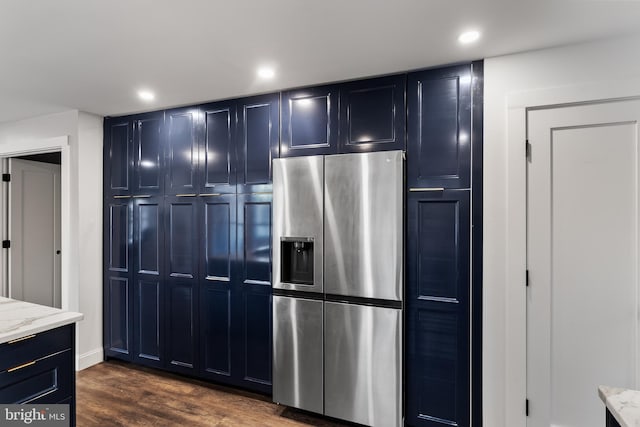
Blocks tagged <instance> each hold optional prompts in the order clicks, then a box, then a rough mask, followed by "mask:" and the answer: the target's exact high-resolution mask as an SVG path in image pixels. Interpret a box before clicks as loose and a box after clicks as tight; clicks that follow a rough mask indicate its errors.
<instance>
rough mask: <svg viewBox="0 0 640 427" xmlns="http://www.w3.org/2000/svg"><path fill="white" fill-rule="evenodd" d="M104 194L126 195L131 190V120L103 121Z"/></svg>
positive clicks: (120, 118) (115, 119) (122, 118)
mask: <svg viewBox="0 0 640 427" xmlns="http://www.w3.org/2000/svg"><path fill="white" fill-rule="evenodd" d="M103 157H104V194H105V196H108V195H127V194H131V191H132V188H133V120H132V119H130V118H129V117H117V118H113V119H106V120H105V121H104V152H103Z"/></svg>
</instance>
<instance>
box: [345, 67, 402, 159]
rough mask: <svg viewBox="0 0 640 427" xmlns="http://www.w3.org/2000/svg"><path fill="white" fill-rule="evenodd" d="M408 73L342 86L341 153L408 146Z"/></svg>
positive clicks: (400, 148) (396, 148)
mask: <svg viewBox="0 0 640 427" xmlns="http://www.w3.org/2000/svg"><path fill="white" fill-rule="evenodd" d="M405 85H406V75H405V74H401V75H397V76H390V77H383V78H377V79H369V80H359V81H355V82H351V83H346V84H344V85H342V86H341V87H340V144H339V151H340V152H341V153H350V152H356V153H357V152H363V151H383V150H404V149H405V120H406V114H405Z"/></svg>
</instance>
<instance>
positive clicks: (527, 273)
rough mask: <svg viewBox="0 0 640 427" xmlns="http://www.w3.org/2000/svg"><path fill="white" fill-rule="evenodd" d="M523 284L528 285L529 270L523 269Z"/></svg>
mask: <svg viewBox="0 0 640 427" xmlns="http://www.w3.org/2000/svg"><path fill="white" fill-rule="evenodd" d="M524 285H525V286H527V287H529V270H525V272H524Z"/></svg>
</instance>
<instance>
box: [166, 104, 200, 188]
mask: <svg viewBox="0 0 640 427" xmlns="http://www.w3.org/2000/svg"><path fill="white" fill-rule="evenodd" d="M199 124H200V110H199V109H198V108H196V107H188V108H178V109H174V110H168V111H166V112H165V129H166V130H165V133H166V150H165V152H166V174H165V175H166V183H165V193H166V194H167V195H177V194H195V193H197V191H198V158H199V145H200V144H199V140H198V131H199V128H200V126H199Z"/></svg>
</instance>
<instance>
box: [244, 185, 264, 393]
mask: <svg viewBox="0 0 640 427" xmlns="http://www.w3.org/2000/svg"><path fill="white" fill-rule="evenodd" d="M271 201H272V196H271V195H270V194H260V195H257V194H254V195H238V268H239V272H238V274H237V280H238V284H237V287H238V289H239V295H238V298H239V301H240V313H239V315H240V316H241V321H242V324H241V326H242V327H241V331H242V332H241V333H242V335H241V337H242V348H241V355H240V357H241V360H244V366H243V368H242V369H243V370H242V372H241V375H242V376H241V381H242V382H243V383H244V384H245V386H246V387H249V388H252V389H254V390H258V391H263V392H266V393H269V392H270V391H271V357H272V354H271V339H272V338H271V336H272V333H271V327H270V325H271Z"/></svg>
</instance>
